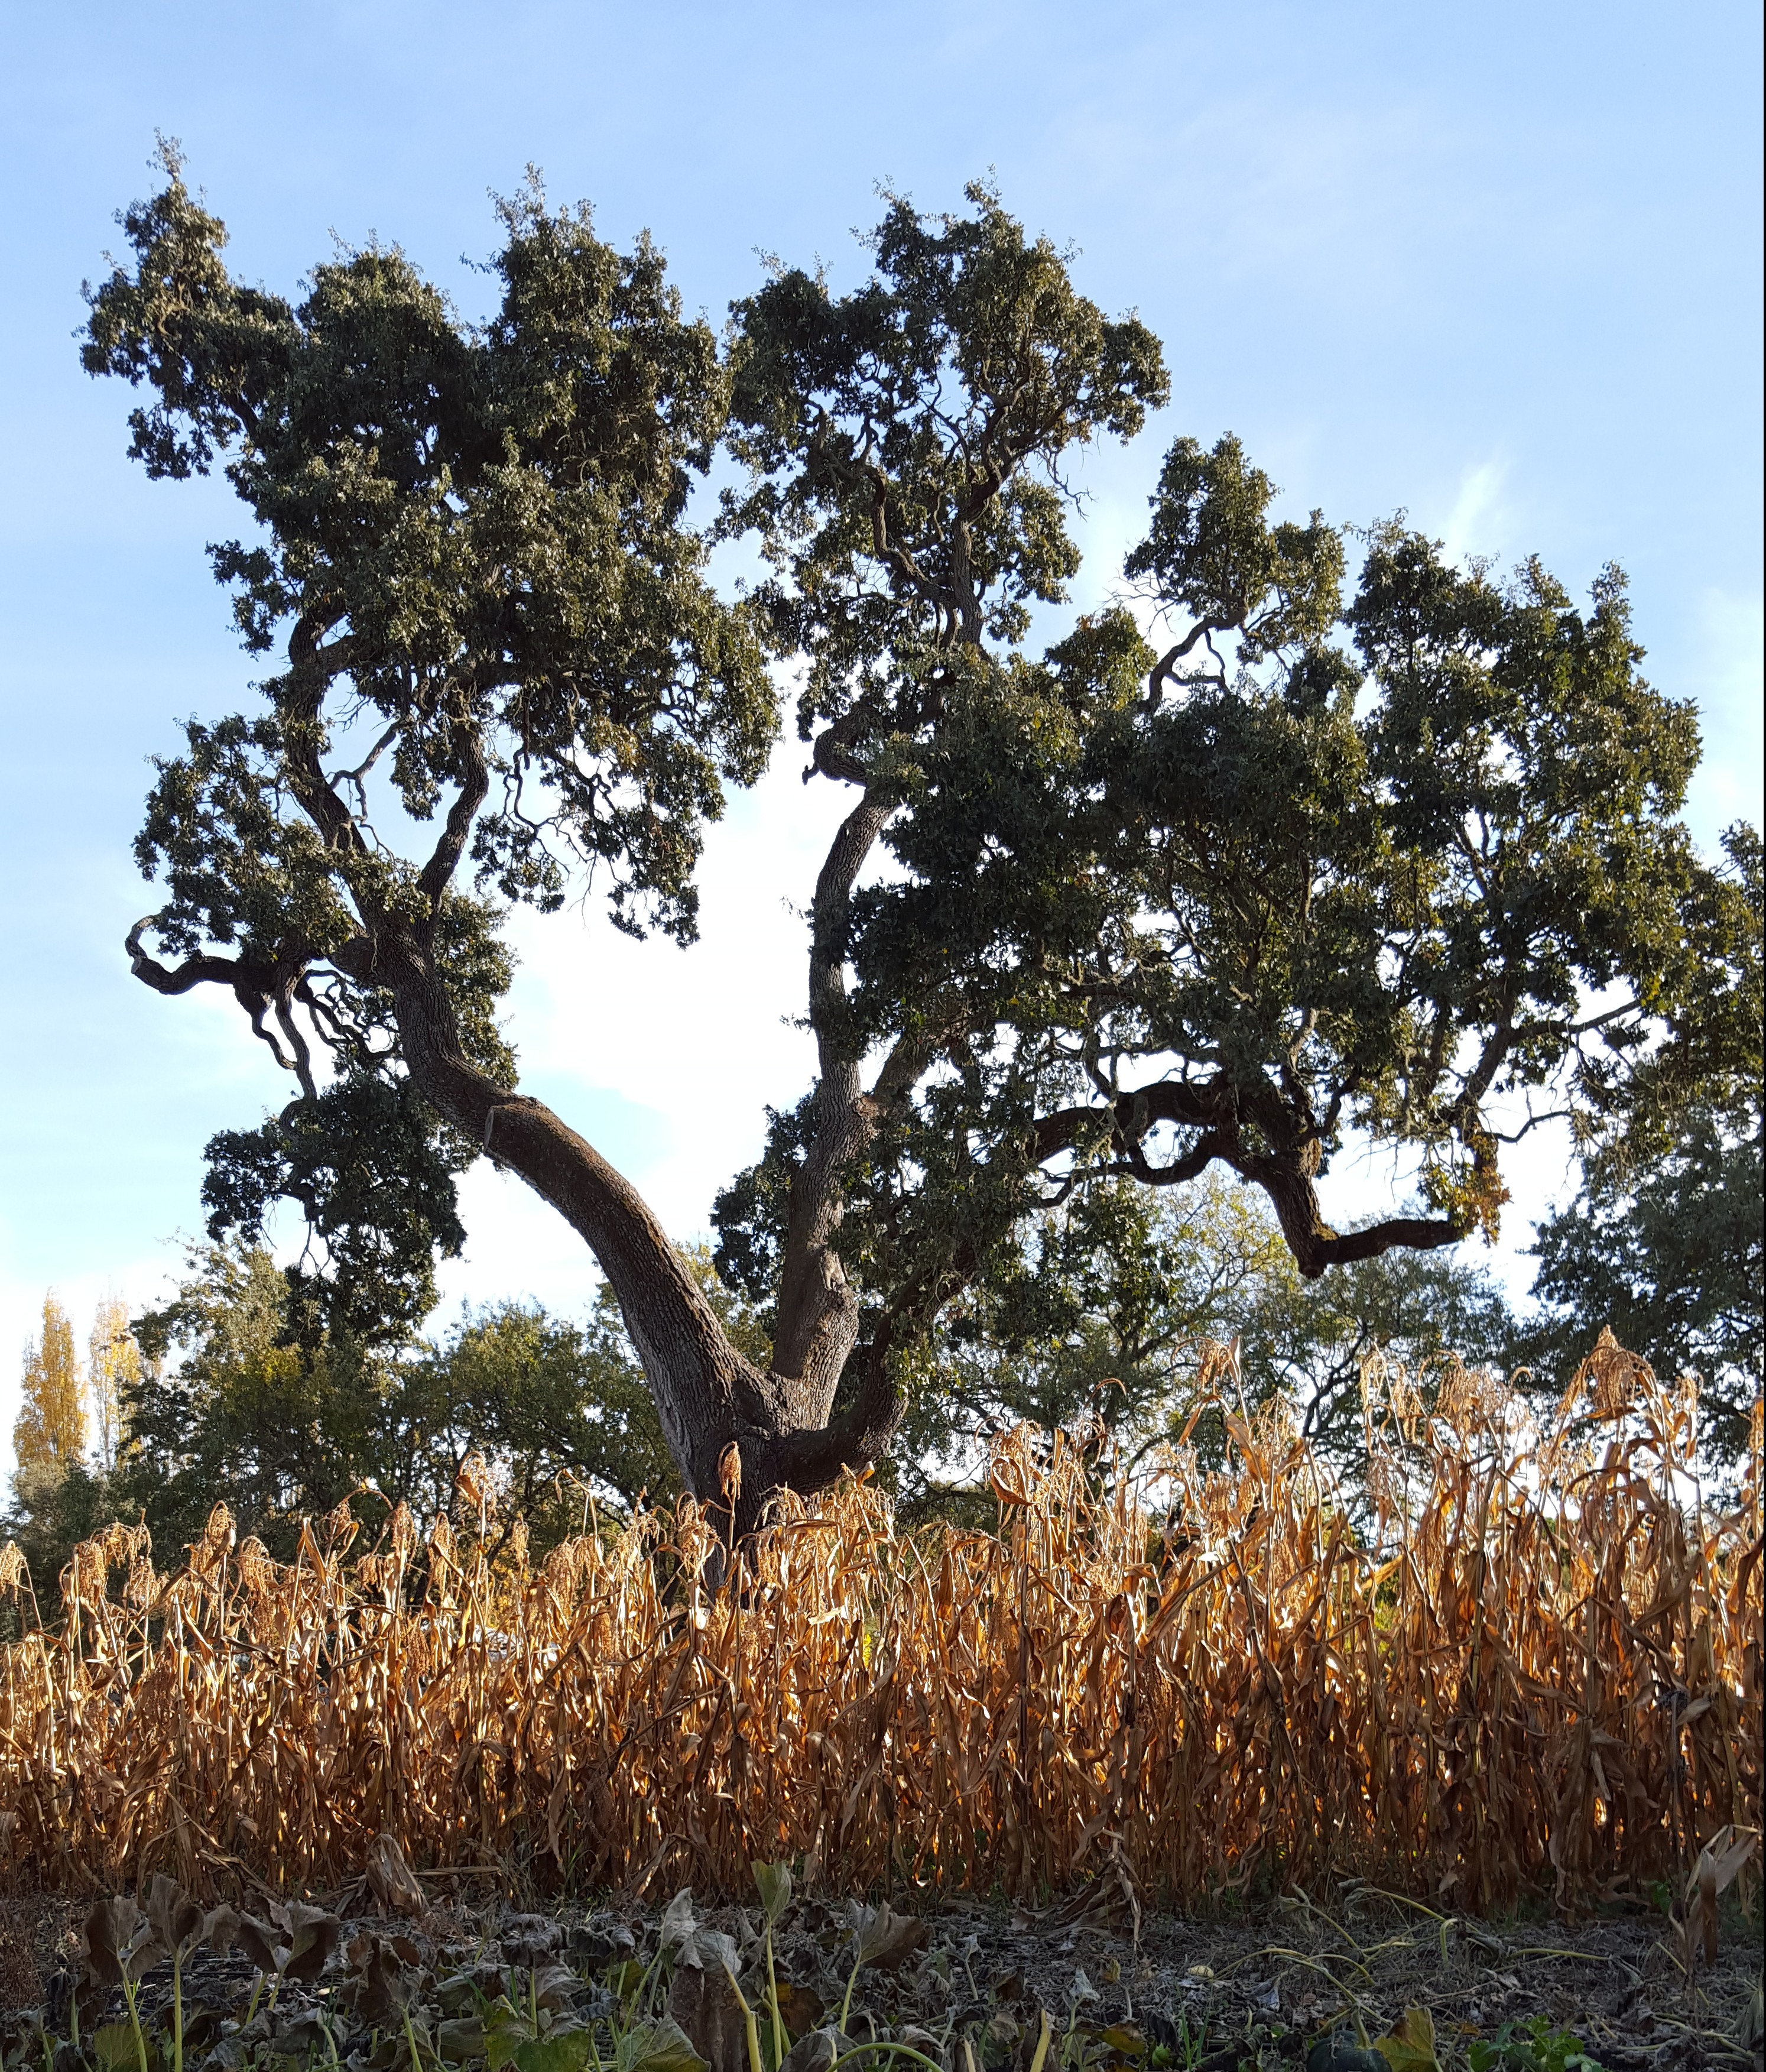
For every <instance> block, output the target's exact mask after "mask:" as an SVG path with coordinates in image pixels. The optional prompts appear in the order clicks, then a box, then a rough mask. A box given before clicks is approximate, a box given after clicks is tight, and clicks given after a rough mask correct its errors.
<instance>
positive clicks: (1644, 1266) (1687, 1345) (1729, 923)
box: [1528, 827, 1766, 1462]
mask: <svg viewBox="0 0 1766 2072" xmlns="http://www.w3.org/2000/svg"><path fill="white" fill-rule="evenodd" d="M1725 848H1726V849H1727V854H1728V858H1729V864H1730V870H1729V871H1728V873H1727V876H1726V878H1725V879H1724V880H1723V882H1719V884H1718V885H1716V886H1714V887H1712V888H1711V891H1712V900H1713V906H1714V908H1715V912H1714V915H1713V916H1712V923H1713V925H1712V927H1711V931H1710V932H1711V935H1713V936H1714V937H1715V941H1716V944H1717V953H1716V954H1715V955H1714V956H1711V958H1710V959H1709V960H1708V963H1707V964H1706V968H1705V971H1704V973H1703V976H1702V980H1701V985H1700V992H1701V994H1702V997H1701V998H1700V1000H1699V1001H1698V1013H1697V1014H1696V1015H1694V1016H1689V1017H1686V1020H1685V1022H1683V1023H1682V1025H1681V1026H1677V1027H1676V1028H1675V1029H1674V1031H1673V1033H1672V1034H1671V1035H1670V1037H1669V1040H1668V1041H1667V1042H1665V1044H1664V1045H1663V1046H1661V1050H1659V1051H1658V1052H1657V1054H1655V1055H1654V1056H1653V1058H1652V1059H1650V1060H1649V1065H1648V1067H1647V1068H1646V1069H1645V1071H1642V1072H1641V1073H1640V1074H1638V1075H1637V1076H1636V1078H1635V1079H1633V1082H1632V1083H1631V1084H1630V1085H1629V1086H1628V1087H1627V1088H1626V1089H1625V1096H1624V1098H1623V1099H1622V1100H1617V1101H1616V1102H1615V1104H1614V1105H1613V1107H1612V1110H1611V1111H1610V1112H1608V1114H1607V1115H1606V1116H1604V1117H1602V1118H1600V1120H1599V1122H1598V1123H1597V1124H1596V1127H1595V1128H1592V1129H1591V1132H1590V1134H1589V1140H1588V1141H1587V1144H1586V1145H1585V1147H1584V1149H1583V1160H1582V1173H1583V1182H1582V1186H1581V1188H1580V1190H1579V1192H1578V1193H1577V1194H1576V1196H1575V1198H1574V1200H1573V1201H1572V1202H1571V1203H1570V1204H1569V1206H1568V1207H1566V1208H1564V1209H1563V1210H1560V1211H1559V1212H1557V1213H1556V1214H1555V1215H1551V1216H1548V1217H1547V1218H1546V1220H1545V1221H1544V1222H1543V1223H1542V1224H1541V1226H1540V1227H1539V1230H1538V1234H1537V1236H1536V1239H1535V1241H1534V1248H1533V1249H1534V1254H1535V1256H1537V1257H1538V1261H1539V1267H1538V1275H1537V1277H1536V1278H1535V1281H1534V1294H1535V1295H1536V1296H1537V1297H1539V1298H1540V1300H1541V1301H1542V1303H1543V1304H1544V1305H1545V1314H1544V1316H1543V1317H1542V1319H1541V1320H1540V1322H1539V1323H1538V1325H1537V1326H1535V1328H1534V1330H1533V1332H1532V1333H1531V1334H1530V1341H1529V1345H1528V1351H1529V1355H1530V1357H1531V1358H1533V1359H1535V1360H1537V1361H1538V1364H1539V1367H1540V1370H1541V1371H1542V1374H1546V1375H1549V1374H1550V1373H1552V1372H1553V1371H1555V1370H1557V1369H1559V1368H1561V1367H1562V1366H1563V1362H1564V1360H1565V1359H1566V1357H1567V1354H1568V1353H1569V1351H1570V1350H1571V1348H1572V1347H1574V1346H1578V1345H1580V1344H1583V1343H1585V1342H1587V1341H1588V1340H1590V1339H1591V1338H1593V1337H1594V1336H1595V1335H1596V1333H1598V1331H1599V1330H1600V1326H1602V1325H1603V1324H1610V1325H1611V1326H1612V1329H1613V1331H1614V1333H1615V1334H1616V1336H1617V1338H1619V1340H1620V1343H1621V1344H1622V1345H1624V1346H1627V1347H1628V1348H1629V1349H1630V1350H1633V1351H1634V1352H1638V1353H1641V1354H1642V1355H1643V1356H1644V1358H1645V1359H1647V1360H1648V1361H1649V1363H1650V1364H1651V1366H1652V1367H1654V1368H1655V1369H1656V1370H1657V1372H1658V1373H1661V1374H1663V1375H1679V1374H1685V1373H1690V1374H1694V1375H1698V1379H1699V1380H1700V1382H1701V1383H1702V1400H1703V1405H1704V1410H1705V1424H1704V1437H1705V1439H1706V1442H1707V1443H1708V1444H1709V1445H1711V1447H1712V1448H1713V1449H1715V1452H1716V1453H1717V1454H1718V1455H1719V1457H1721V1458H1723V1459H1724V1460H1727V1461H1731V1462H1734V1461H1736V1460H1738V1459H1739V1457H1740V1455H1741V1453H1742V1449H1743V1447H1744V1446H1745V1445H1746V1443H1747V1437H1748V1412H1749V1411H1750V1409H1751V1408H1752V1405H1753V1403H1754V1400H1755V1399H1756V1397H1757V1396H1759V1395H1760V1388H1761V1382H1762V1364H1763V1363H1762V1341H1763V1338H1766V1317H1763V1312H1766V1268H1763V1261H1762V1256H1761V1203H1762V1200H1763V1198H1766V1174H1763V1171H1762V1165H1761V1116H1760V1082H1761V1075H1762V1056H1761V1030H1762V1026H1763V1025H1766V995H1763V992H1762V985H1761V964H1760V933H1761V886H1760V837H1759V836H1758V835H1757V834H1756V833H1755V832H1754V831H1753V830H1752V828H1739V827H1738V828H1731V830H1730V832H1729V833H1728V835H1727V837H1725Z"/></svg>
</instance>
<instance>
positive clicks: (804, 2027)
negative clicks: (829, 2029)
mask: <svg viewBox="0 0 1766 2072" xmlns="http://www.w3.org/2000/svg"><path fill="white" fill-rule="evenodd" d="M826 2012H828V2009H827V2005H826V2004H825V2002H824V2001H823V1999H822V1996H821V1995H820V1994H819V1992H815V1989H814V1988H812V1987H810V1986H799V1985H794V1984H792V1983H791V1980H790V1979H780V1980H779V1981H778V2014H779V2019H780V2021H782V2022H783V2023H784V2025H785V2033H786V2035H787V2036H789V2037H790V2038H791V2041H792V2042H793V2043H797V2042H800V2041H802V2040H803V2037H806V2036H807V2035H808V2034H809V2033H810V2032H811V2030H812V2029H819V2027H820V2026H821V2021H822V2016H823V2015H824V2014H825V2013H826Z"/></svg>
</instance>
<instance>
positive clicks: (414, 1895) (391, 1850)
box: [362, 1834, 429, 1914]
mask: <svg viewBox="0 0 1766 2072" xmlns="http://www.w3.org/2000/svg"><path fill="white" fill-rule="evenodd" d="M362 1872H363V1876H364V1877H366V1878H367V1880H368V1889H369V1890H370V1891H372V1893H373V1894H374V1897H375V1898H376V1900H378V1901H380V1910H381V1911H382V1913H384V1914H421V1913H423V1912H425V1910H426V1909H427V1908H428V1906H429V1901H428V1900H427V1899H426V1898H425V1896H424V1891H423V1887H422V1885H421V1884H420V1883H419V1882H418V1881H417V1873H416V1872H415V1871H413V1869H412V1868H411V1866H410V1865H409V1864H408V1863H407V1862H406V1861H405V1852H404V1850H403V1849H401V1848H400V1847H399V1845H398V1843H397V1842H396V1840H394V1838H393V1837H392V1836H391V1835H386V1834H380V1835H376V1836H375V1838H374V1840H372V1842H371V1843H370V1844H368V1856H367V1859H366V1860H365V1861H364V1862H363V1865H362Z"/></svg>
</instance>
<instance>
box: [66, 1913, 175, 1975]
mask: <svg viewBox="0 0 1766 2072" xmlns="http://www.w3.org/2000/svg"><path fill="white" fill-rule="evenodd" d="M80 1930H81V1936H82V1939H83V1945H84V1947H83V1951H82V1955H83V1958H84V1968H85V1971H86V1973H87V1975H88V1977H89V1978H91V1979H93V1980H94V1981H95V1982H96V1983H97V1984H100V1985H105V1986H120V1985H121V1984H122V1982H123V1980H124V1979H125V1978H126V1979H128V1980H129V1983H130V1984H133V1983H134V1981H135V1980H136V1979H138V1978H139V1977H140V1976H141V1975H142V1972H143V1971H146V1969H147V1967H148V1966H149V1965H150V1964H151V1963H154V1960H155V1958H156V1955H157V1954H158V1953H157V1952H156V1951H155V1950H154V1941H153V1931H152V1930H151V1929H150V1927H149V1926H147V1923H146V1922H145V1921H144V1920H143V1919H142V1912H141V1909H140V1908H139V1907H138V1906H137V1905H136V1904H135V1902H134V1901H133V1900H132V1899H130V1898H129V1897H128V1896H127V1895H126V1894H124V1893H119V1894H118V1895H117V1897H115V1898H113V1899H99V1900H94V1901H93V1902H92V1905H91V1906H90V1907H89V1908H88V1910H87V1913H86V1918H85V1919H84V1922H81V1924H80Z"/></svg>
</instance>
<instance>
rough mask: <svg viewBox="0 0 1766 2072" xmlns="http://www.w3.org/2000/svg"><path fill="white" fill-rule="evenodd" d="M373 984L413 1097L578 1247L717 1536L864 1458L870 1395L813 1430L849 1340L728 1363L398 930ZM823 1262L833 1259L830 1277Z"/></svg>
mask: <svg viewBox="0 0 1766 2072" xmlns="http://www.w3.org/2000/svg"><path fill="white" fill-rule="evenodd" d="M374 975H375V976H376V977H377V978H378V979H380V981H381V982H382V983H384V984H387V985H390V987H391V989H392V995H393V1001H394V1005H395V1009H396V1015H397V1019H398V1026H399V1034H400V1049H401V1050H402V1053H403V1055H404V1058H405V1064H406V1067H407V1068H408V1069H409V1072H410V1074H411V1079H412V1083H413V1085H414V1086H415V1087H416V1088H417V1091H418V1092H419V1093H421V1095H422V1096H423V1097H424V1098H425V1100H427V1101H429V1103H430V1104H432V1105H433V1107H434V1108H435V1109H436V1110H437V1112H438V1113H440V1114H441V1115H442V1116H444V1117H445V1118H446V1120H448V1121H449V1122H450V1123H451V1124H453V1125H454V1128H457V1129H459V1130H462V1131H463V1132H465V1133H466V1134H467V1135H469V1136H470V1137H472V1138H473V1139H474V1141H477V1142H478V1143H480V1144H482V1145H483V1146H484V1148H485V1149H486V1150H487V1152H488V1153H490V1154H491V1157H493V1158H494V1159H495V1161H497V1162H498V1163H499V1165H507V1166H508V1167H509V1168H510V1169H511V1170H512V1171H514V1172H515V1173H518V1174H520V1176H521V1178H523V1179H524V1180H525V1181H526V1182H528V1186H531V1187H532V1189H533V1190H534V1191H535V1192H536V1194H539V1195H540V1197H541V1198H543V1199H544V1200H545V1201H547V1202H550V1203H551V1205H552V1207H554V1208H555V1209H556V1210H557V1211H558V1212H559V1214H560V1215H562V1216H563V1217H564V1219H565V1221H566V1222H567V1223H569V1224H570V1225H571V1227H572V1228H573V1229H574V1230H576V1231H578V1232H579V1233H580V1234H581V1236H582V1237H583V1238H584V1239H585V1240H586V1242H587V1244H588V1245H589V1248H590V1250H591V1251H592V1252H593V1253H594V1255H595V1258H596V1260H597V1261H598V1264H599V1265H600V1267H601V1269H602V1272H603V1273H605V1274H606V1277H607V1281H608V1284H609V1285H610V1287H611V1288H612V1289H613V1291H614V1296H615V1297H616V1298H617V1299H618V1304H619V1308H620V1313H621V1314H622V1317H623V1318H624V1319H625V1322H626V1330H627V1331H628V1333H629V1334H630V1338H631V1341H632V1344H633V1346H634V1347H635V1350H636V1351H637V1354H638V1357H639V1360H640V1361H641V1362H642V1363H643V1370H644V1373H645V1376H646V1378H647V1380H648V1382H649V1383H650V1388H651V1395H652V1396H653V1397H654V1399H655V1404H656V1408H657V1413H658V1416H659V1418H660V1420H661V1423H662V1427H663V1433H664V1435H665V1437H667V1441H668V1445H669V1449H670V1450H671V1453H673V1455H674V1457H675V1461H676V1466H678V1467H679V1469H680V1476H681V1481H682V1482H683V1484H684V1486H685V1488H686V1490H687V1491H688V1494H690V1495H692V1496H693V1497H695V1498H697V1499H698V1500H699V1501H700V1503H703V1504H704V1505H705V1506H706V1507H707V1508H708V1511H709V1512H710V1513H711V1515H713V1518H714V1519H716V1520H717V1522H718V1524H719V1527H720V1530H721V1531H722V1532H723V1534H724V1535H725V1537H726V1538H728V1539H729V1540H737V1539H740V1538H742V1537H745V1536H746V1535H748V1534H750V1533H751V1532H753V1531H755V1530H757V1529H758V1527H759V1526H760V1525H762V1523H765V1521H766V1515H767V1513H768V1511H769V1510H770V1507H771V1506H772V1503H773V1501H774V1498H776V1496H777V1495H778V1492H779V1491H780V1490H782V1489H785V1488H791V1489H795V1490H798V1491H799V1493H801V1494H811V1493H812V1492H813V1491H814V1490H817V1489H821V1488H825V1487H827V1486H828V1485H829V1484H830V1483H831V1482H834V1481H836V1480H837V1479H838V1478H839V1476H840V1474H841V1473H842V1472H844V1470H845V1469H847V1468H848V1467H856V1466H863V1465H868V1464H869V1461H870V1460H872V1459H873V1458H874V1457H875V1456H876V1453H877V1450H878V1449H879V1448H880V1446H881V1443H883V1442H884V1441H885V1440H886V1437H887V1433H888V1420H887V1418H886V1416H881V1415H880V1414H879V1408H878V1404H877V1400H876V1396H877V1390H876V1389H875V1388H874V1387H873V1388H869V1389H867V1390H865V1391H863V1392H861V1400H860V1408H859V1414H858V1415H857V1416H855V1417H854V1418H852V1419H851V1420H847V1421H845V1422H844V1423H843V1424H842V1425H841V1426H840V1428H839V1429H830V1427H829V1422H828V1419H829V1412H830V1410H831V1409H832V1404H833V1400H834V1392H835V1389H836V1386H837V1385H838V1383H839V1381H840V1375H841V1373H842V1371H843V1370H844V1367H845V1364H846V1361H847V1358H848V1355H849V1354H850V1352H851V1350H852V1332H851V1331H849V1330H848V1331H846V1332H845V1333H844V1335H843V1334H840V1332H838V1331H836V1332H835V1333H833V1334H830V1333H828V1332H827V1331H825V1330H824V1331H823V1333H822V1334H820V1336H819V1338H818V1339H817V1340H816V1344H817V1349H818V1356H817V1358H816V1359H815V1363H814V1365H813V1367H812V1368H811V1371H809V1372H807V1373H806V1372H803V1371H798V1372H795V1373H794V1372H791V1371H786V1370H782V1368H781V1367H774V1368H771V1369H762V1368H760V1367H756V1366H755V1365H754V1363H753V1362H752V1361H750V1360H749V1359H745V1358H744V1356H743V1355H741V1353H740V1352H738V1351H737V1350H736V1348H735V1347H734V1346H733V1345H731V1343H730V1342H729V1338H727V1337H726V1336H725V1332H724V1330H723V1326H721V1324H720V1322H718V1319H717V1313H716V1312H715V1311H714V1310H713V1308H712V1306H711V1305H710V1303H709V1302H708V1301H707V1300H706V1298H705V1296H704V1293H703V1292H702V1290H701V1289H700V1286H699V1285H698V1283H697V1282H696V1281H695V1280H694V1278H693V1276H692V1274H691V1273H690V1272H688V1268H687V1267H686V1265H685V1264H684V1261H683V1260H682V1259H681V1257H680V1254H679V1252H676V1249H675V1247H674V1246H673V1245H672V1244H671V1243H670V1241H669V1239H668V1235H667V1232H666V1231H664V1230H663V1227H662V1225H661V1224H660V1223H659V1222H658V1221H657V1219H656V1218H655V1215H654V1214H653V1213H652V1212H651V1209H650V1207H649V1206H648V1204H647V1202H645V1201H644V1199H643V1196H642V1195H640V1194H639V1192H638V1190H636V1189H635V1187H634V1186H632V1185H631V1183H630V1181H628V1180H627V1179H626V1178H625V1176H624V1175H623V1174H621V1173H620V1172H618V1170H616V1169H615V1168H614V1166H612V1165H610V1164H609V1163H608V1161H606V1159H605V1158H604V1157H602V1155H601V1153H599V1152H598V1151H597V1150H596V1149H595V1148H594V1146H593V1145H592V1144H590V1143H589V1142H588V1141H587V1140H586V1139H585V1138H584V1137H579V1136H578V1135H577V1133H576V1132H575V1131H574V1130H573V1129H572V1128H569V1126H568V1124H565V1122H564V1121H562V1120H561V1118H560V1117H559V1116H556V1114H554V1113H553V1112H552V1110H551V1109H550V1108H548V1107H547V1106H546V1104H544V1102H543V1101H540V1100H533V1099H532V1098H531V1097H530V1096H526V1095H522V1094H517V1093H511V1092H510V1091H507V1090H506V1089H504V1088H503V1087H499V1086H498V1085H496V1083H495V1082H494V1081H493V1080H491V1079H490V1078H489V1077H488V1076H487V1075H486V1074H485V1073H483V1072H482V1071H479V1070H478V1067H475V1066H474V1065H473V1064H472V1063H470V1060H469V1059H466V1057H465V1055H464V1054H463V1053H462V1049H461V1046H460V1042H459V1038H458V1028H457V1025H456V1022H455V1019H454V1009H453V1004H452V1001H450V997H449V995H448V992H447V989H446V984H445V982H444V981H443V980H442V978H441V977H440V976H439V975H438V974H437V973H436V972H434V970H433V967H432V966H431V965H430V963H429V958H428V956H427V955H426V953H425V950H424V948H422V946H421V944H419V943H417V942H416V941H415V940H414V939H413V938H412V937H411V936H409V935H405V936H403V937H402V939H399V940H398V941H397V942H396V943H395V944H388V943H386V941H385V939H384V937H383V939H382V941H381V943H380V944H378V945H376V954H375V956H374ZM838 1268H839V1263H838V1261H837V1260H835V1261H834V1264H833V1272H834V1275H835V1276H838ZM839 1285H840V1287H841V1288H844V1281H840V1284H839ZM850 1301H851V1298H850V1297H848V1302H850ZM853 1306H854V1307H855V1308H856V1305H853ZM732 1448H733V1449H734V1452H733V1453H732V1451H731V1449H732Z"/></svg>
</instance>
